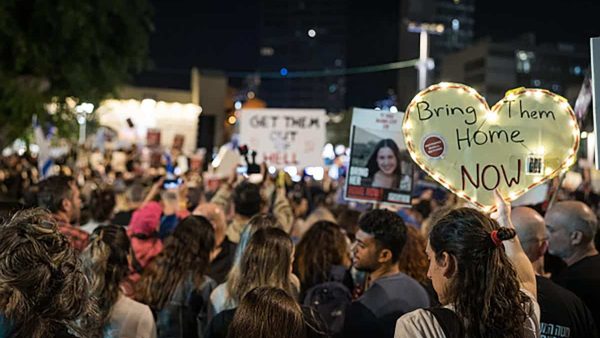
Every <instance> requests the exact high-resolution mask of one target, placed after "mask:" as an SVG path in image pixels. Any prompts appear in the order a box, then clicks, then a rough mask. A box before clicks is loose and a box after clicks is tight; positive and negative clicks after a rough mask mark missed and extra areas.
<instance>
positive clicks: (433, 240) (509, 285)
mask: <svg viewBox="0 0 600 338" xmlns="http://www.w3.org/2000/svg"><path fill="white" fill-rule="evenodd" d="M494 235H495V236H496V237H494ZM515 236H516V232H515V231H514V230H513V229H510V228H500V226H499V225H498V223H497V222H496V221H494V220H492V219H490V218H489V217H487V216H486V215H484V214H482V213H481V212H479V211H477V210H474V209H470V208H459V209H456V210H452V211H450V212H448V213H447V214H446V215H444V216H443V217H441V218H440V219H439V220H438V221H437V223H436V224H434V225H433V228H432V230H431V232H430V234H429V243H428V245H427V250H426V252H427V256H428V258H429V270H428V272H427V276H428V277H429V278H430V279H431V281H432V284H433V288H434V289H435V291H436V293H437V295H438V297H439V300H440V303H442V304H443V305H445V304H453V305H454V307H455V311H456V314H457V315H458V316H459V318H461V319H462V321H463V323H464V324H465V329H466V333H467V336H468V337H500V336H502V337H522V336H523V332H522V330H523V323H524V322H525V320H526V317H527V315H526V312H525V310H524V309H523V307H522V306H524V305H526V306H529V298H528V297H526V296H525V295H523V294H522V293H521V292H520V286H519V280H518V278H517V273H516V272H515V270H514V268H513V266H512V264H511V263H510V261H509V259H508V257H507V256H506V253H505V252H504V247H503V246H502V244H499V245H498V244H497V242H496V241H495V240H494V239H493V238H497V239H498V240H502V241H503V240H508V239H511V238H514V237H515Z"/></svg>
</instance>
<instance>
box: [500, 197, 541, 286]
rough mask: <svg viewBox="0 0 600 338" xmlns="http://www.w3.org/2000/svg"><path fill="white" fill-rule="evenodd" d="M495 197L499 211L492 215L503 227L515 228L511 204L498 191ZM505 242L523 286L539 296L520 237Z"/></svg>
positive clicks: (531, 268)
mask: <svg viewBox="0 0 600 338" xmlns="http://www.w3.org/2000/svg"><path fill="white" fill-rule="evenodd" d="M494 197H495V199H496V208H497V211H496V212H495V213H493V214H492V215H491V217H492V218H494V219H495V220H496V221H498V223H499V224H500V226H501V227H507V228H512V229H514V228H515V227H514V225H513V224H512V222H511V220H510V204H508V203H507V202H506V201H505V200H504V199H503V198H502V196H500V194H499V193H498V191H494ZM503 244H504V249H505V250H506V255H507V256H508V259H509V260H510V262H511V263H512V265H513V267H514V268H515V270H516V272H517V277H518V278H519V281H520V282H521V287H522V288H524V289H525V290H527V291H529V292H530V293H531V294H532V295H533V297H537V283H536V280H535V272H534V270H533V266H532V265H531V262H530V261H529V258H527V255H526V254H525V252H524V251H523V248H522V247H521V242H520V241H519V238H518V237H516V236H515V238H513V239H511V240H508V241H504V242H503Z"/></svg>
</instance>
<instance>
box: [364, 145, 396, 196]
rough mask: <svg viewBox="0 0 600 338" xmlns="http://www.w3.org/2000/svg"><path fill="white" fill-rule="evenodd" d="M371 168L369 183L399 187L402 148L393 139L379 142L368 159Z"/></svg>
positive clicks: (378, 186) (382, 186) (389, 187)
mask: <svg viewBox="0 0 600 338" xmlns="http://www.w3.org/2000/svg"><path fill="white" fill-rule="evenodd" d="M367 168H368V169H369V176H368V181H369V182H368V183H370V185H371V186H372V187H377V188H387V189H395V188H396V189H397V188H398V187H399V186H400V178H401V177H400V175H401V173H402V168H401V163H400V149H399V148H398V145H397V144H396V142H395V141H394V140H392V139H389V138H388V139H383V140H381V141H379V143H377V145H376V146H375V149H374V150H373V153H371V156H370V157H369V160H368V161H367Z"/></svg>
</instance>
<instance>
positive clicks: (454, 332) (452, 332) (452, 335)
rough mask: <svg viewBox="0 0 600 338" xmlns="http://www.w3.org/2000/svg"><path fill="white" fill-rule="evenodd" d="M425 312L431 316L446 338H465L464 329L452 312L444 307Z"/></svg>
mask: <svg viewBox="0 0 600 338" xmlns="http://www.w3.org/2000/svg"><path fill="white" fill-rule="evenodd" d="M425 310H427V311H429V312H431V314H433V316H434V317H435V319H436V320H437V322H438V324H440V327H441V328H442V331H444V335H446V338H464V337H465V328H464V326H463V324H462V322H461V320H460V318H458V316H457V315H456V313H454V311H452V310H450V309H447V308H444V307H430V308H427V309H425Z"/></svg>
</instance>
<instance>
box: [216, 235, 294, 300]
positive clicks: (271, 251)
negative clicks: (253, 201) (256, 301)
mask: <svg viewBox="0 0 600 338" xmlns="http://www.w3.org/2000/svg"><path fill="white" fill-rule="evenodd" d="M293 246H294V244H293V243H292V240H291V239H290V237H289V236H288V234H286V233H285V231H283V230H281V229H277V228H267V229H260V230H257V231H256V232H255V233H254V235H252V238H251V239H250V242H249V243H248V247H247V248H246V251H245V252H244V256H243V257H242V260H241V262H240V265H239V272H240V274H239V278H237V279H235V280H232V281H231V282H230V283H228V284H227V291H228V292H229V296H230V298H231V299H232V300H233V301H235V302H236V303H237V304H239V302H240V300H241V299H242V298H243V297H244V295H245V294H246V293H247V292H248V291H250V290H252V289H254V288H256V287H259V286H272V287H276V288H280V289H282V290H285V291H286V292H288V293H289V294H290V295H292V294H294V292H293V286H292V283H291V281H290V274H291V273H290V265H291V262H292V252H293Z"/></svg>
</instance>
